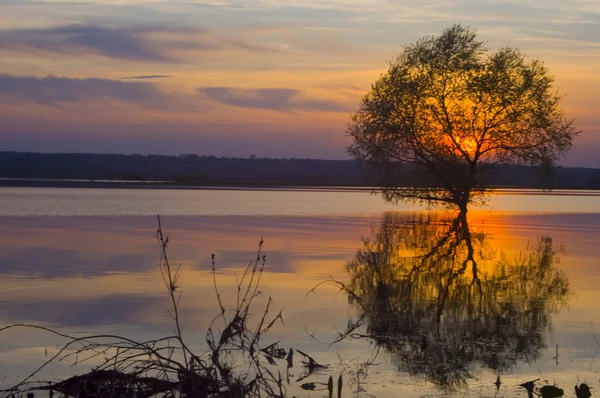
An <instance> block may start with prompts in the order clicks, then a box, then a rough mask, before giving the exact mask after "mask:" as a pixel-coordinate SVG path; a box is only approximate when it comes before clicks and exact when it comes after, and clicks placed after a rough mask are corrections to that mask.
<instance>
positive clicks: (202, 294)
mask: <svg viewBox="0 0 600 398" xmlns="http://www.w3.org/2000/svg"><path fill="white" fill-rule="evenodd" d="M157 213H160V214H161V216H162V221H163V228H164V230H165V232H166V234H167V235H168V236H169V239H170V245H169V254H170V258H171V262H172V263H174V264H177V265H179V264H180V265H181V275H182V276H181V281H180V284H181V287H182V290H183V297H182V302H181V303H182V316H183V327H184V334H185V336H188V338H189V339H190V341H191V344H192V345H193V346H194V347H196V348H197V349H202V347H203V344H204V333H205V331H206V327H207V325H208V323H209V322H210V320H211V319H212V318H213V317H214V316H215V315H216V314H217V312H218V311H217V308H218V307H217V302H216V299H215V297H214V290H213V286H212V275H211V272H210V268H211V254H212V253H214V254H215V256H216V264H217V268H218V273H219V275H218V283H219V286H220V287H221V289H222V291H221V292H222V295H223V297H224V298H225V301H228V302H229V303H231V300H232V298H233V297H234V290H233V287H234V285H235V281H236V277H239V275H240V272H241V270H242V269H243V267H245V265H246V264H247V263H248V262H249V261H251V260H252V259H253V258H254V257H255V252H256V248H257V244H258V241H259V240H260V238H261V237H264V240H265V244H264V253H265V254H266V255H267V263H266V264H267V265H266V272H265V274H264V276H263V280H262V283H261V291H262V292H263V294H264V295H265V296H267V295H270V296H272V298H273V299H274V300H275V304H276V307H277V308H278V309H280V308H283V311H284V312H283V314H284V320H285V325H284V326H278V327H277V328H276V329H274V330H273V331H272V332H271V333H270V335H269V336H268V339H269V341H278V340H280V341H282V344H283V345H284V346H285V347H289V346H292V347H295V348H299V349H301V350H303V351H306V352H309V353H313V354H314V355H313V356H314V357H315V359H317V360H318V361H319V362H321V363H326V364H329V365H330V370H331V371H332V373H333V374H334V375H337V374H339V373H340V372H343V373H344V375H345V376H344V377H345V380H347V381H349V382H350V381H352V380H356V378H355V374H356V369H357V366H358V364H359V363H361V362H362V361H364V360H366V359H368V358H370V357H371V356H372V355H373V353H374V351H375V350H376V349H377V348H378V347H379V356H378V357H377V359H376V361H375V362H376V364H375V365H373V366H371V367H369V368H368V375H367V376H366V377H365V378H364V379H361V388H363V389H364V390H365V392H363V395H365V396H367V395H366V394H371V395H374V396H378V397H380V396H381V397H386V396H387V397H396V396H397V397H406V396H451V395H455V396H507V397H510V396H526V395H527V394H526V392H525V390H523V389H521V388H519V387H518V384H519V383H522V382H525V381H527V380H532V379H536V378H541V379H542V380H548V383H550V384H553V383H556V384H557V385H558V386H560V387H561V388H564V389H565V391H566V396H575V395H574V393H573V386H574V385H575V383H576V382H584V381H585V382H587V383H588V384H589V385H590V386H591V387H592V393H593V394H594V395H595V393H594V390H596V391H597V390H598V389H599V388H600V381H599V376H598V371H600V359H595V356H596V355H597V350H598V349H599V345H598V343H597V341H596V340H595V337H594V331H596V333H598V337H599V338H600V306H598V303H600V290H598V289H597V286H600V268H599V266H598V264H600V245H599V244H598V241H599V240H600V194H599V193H597V192H585V193H583V194H582V193H572V192H554V193H553V194H541V195H538V194H535V193H534V192H504V193H502V194H500V195H496V196H493V197H492V198H490V200H489V202H488V204H487V206H486V207H483V208H476V209H472V210H471V211H470V212H469V218H468V225H467V224H464V223H462V222H457V221H456V220H455V219H453V216H454V215H453V214H450V213H443V212H427V211H426V209H423V208H419V207H416V206H406V205H403V206H396V207H392V206H389V205H386V204H384V203H382V201H381V199H380V198H379V197H377V196H373V195H369V194H368V193H365V192H340V191H333V192H328V191H272V190H271V191H260V190H231V191H227V190H215V191H203V190H201V191H195V190H194V191H191V190H126V189H122V190H121V189H118V190H101V189H51V188H42V189H37V188H0V325H5V324H10V323H18V322H25V323H34V324H37V325H46V326H51V327H53V328H57V329H59V330H61V331H65V332H73V333H85V332H94V333H101V332H107V333H108V332H110V333H118V334H123V335H128V336H133V337H136V338H138V339H146V338H148V339H150V338H156V337H160V336H162V335H164V334H167V333H170V332H171V329H172V322H171V319H170V318H169V315H168V312H167V310H168V301H167V297H166V295H165V293H164V287H163V285H162V280H161V279H160V274H159V273H158V272H157V261H158V258H159V254H160V252H159V246H158V244H157V243H156V240H155V232H156V218H155V215H156V214H157ZM469 248H470V249H471V250H469ZM330 277H332V278H334V279H337V280H340V281H343V282H344V283H346V284H348V286H351V287H352V288H353V291H354V292H356V300H354V301H353V302H352V303H349V300H348V297H347V295H346V294H345V293H342V292H339V291H338V290H337V288H336V287H335V286H334V285H333V284H324V285H322V286H320V287H319V288H318V289H316V291H315V292H314V293H310V294H307V293H308V292H309V291H311V289H312V288H313V287H315V286H316V285H317V284H318V283H319V282H322V281H324V280H327V279H328V278H330ZM259 304H260V303H259ZM596 324H598V325H596ZM349 325H351V326H356V331H355V332H356V333H355V336H354V337H358V336H356V334H359V335H366V334H369V335H370V336H371V337H365V338H358V339H352V338H348V339H346V340H343V341H341V342H339V343H336V344H333V345H331V346H329V345H328V344H319V343H318V342H317V341H315V339H312V338H311V337H310V336H309V335H308V333H314V337H315V338H317V339H318V340H319V341H322V342H325V343H329V342H331V341H333V340H335V339H336V337H337V336H338V335H339V333H344V332H345V331H346V329H347V327H348V326H349ZM375 337H376V339H375ZM60 343H61V340H60V339H57V338H54V337H52V336H49V335H47V334H45V333H41V332H39V333H38V332H32V331H23V330H20V331H18V332H17V331H11V332H4V333H2V334H0V382H1V384H2V386H8V385H11V384H14V383H15V382H17V381H18V380H19V377H20V376H23V375H25V374H26V373H28V372H30V371H32V370H34V369H35V368H36V367H37V366H39V364H41V363H42V362H43V361H44V360H45V355H47V353H49V354H52V353H53V352H55V351H56V349H57V348H56V347H57V344H60ZM557 347H558V348H557ZM557 352H558V357H557ZM66 365H68V364H57V365H55V366H52V367H50V368H48V369H47V370H45V371H44V373H42V374H41V375H40V377H42V378H46V379H49V378H57V377H63V376H64V375H66V374H73V373H76V372H78V371H79V372H83V371H86V370H87V369H88V368H87V367H80V368H76V369H73V368H69V367H67V366H66ZM90 366H91V365H90ZM497 374H501V375H502V376H501V377H502V381H503V384H502V387H501V389H500V392H499V393H498V394H496V390H495V386H494V384H493V383H494V381H495V380H496V377H497ZM321 379H323V377H321ZM321 379H320V378H318V377H316V378H315V380H314V381H324V380H321ZM346 388H347V389H352V388H354V389H356V384H355V383H354V384H352V385H349V386H347V387H346ZM347 391H348V390H347ZM450 391H454V392H452V393H451V392H450ZM312 394H313V395H311V396H322V395H323V394H322V393H314V392H313V393H312ZM301 395H302V396H309V395H308V393H306V392H305V393H303V394H301ZM348 396H349V395H348Z"/></svg>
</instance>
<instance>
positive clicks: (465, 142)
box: [458, 137, 477, 153]
mask: <svg viewBox="0 0 600 398" xmlns="http://www.w3.org/2000/svg"><path fill="white" fill-rule="evenodd" d="M458 145H459V146H460V148H461V149H462V150H463V151H465V152H467V153H474V152H475V151H476V150H477V141H475V140H474V139H473V138H471V137H464V138H461V139H460V140H459V141H458Z"/></svg>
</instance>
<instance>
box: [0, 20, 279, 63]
mask: <svg viewBox="0 0 600 398" xmlns="http://www.w3.org/2000/svg"><path fill="white" fill-rule="evenodd" d="M0 49H4V50H12V51H21V52H40V53H58V54H66V55H86V54H96V55H101V56H104V57H108V58H116V59H124V60H132V61H140V62H179V61H181V60H182V56H181V54H180V53H181V52H185V51H227V50H236V49H242V50H245V51H250V52H275V51H278V50H277V49H276V48H271V47H269V46H266V45H261V44H258V43H252V42H250V41H248V40H244V39H241V38H236V39H232V38H229V37H221V36H218V35H215V34H213V33H212V32H211V31H210V30H209V29H206V28H202V27H188V28H173V27H171V26H167V25H155V26H133V27H122V26H120V27H114V26H99V25H86V24H77V25H66V26H57V27H50V28H39V29H5V30H0Z"/></svg>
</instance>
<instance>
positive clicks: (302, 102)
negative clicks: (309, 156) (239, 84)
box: [198, 87, 349, 112]
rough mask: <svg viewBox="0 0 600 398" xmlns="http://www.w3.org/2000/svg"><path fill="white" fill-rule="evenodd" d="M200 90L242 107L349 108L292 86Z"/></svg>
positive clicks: (341, 109)
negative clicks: (307, 96)
mask: <svg viewBox="0 0 600 398" xmlns="http://www.w3.org/2000/svg"><path fill="white" fill-rule="evenodd" d="M198 91H199V92H200V93H201V94H203V95H205V96H206V97H208V98H210V99H212V100H214V101H217V102H220V103H222V104H226V105H231V106H235V107H240V108H258V109H271V110H276V111H280V112H290V111H294V110H311V111H323V112H336V111H348V110H349V108H348V107H347V106H345V105H343V104H340V103H337V102H334V101H327V100H317V99H309V98H303V92H302V91H300V90H296V89H291V88H255V89H245V88H244V89H242V88H232V87H200V88H199V89H198Z"/></svg>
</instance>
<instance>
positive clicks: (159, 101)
mask: <svg viewBox="0 0 600 398" xmlns="http://www.w3.org/2000/svg"><path fill="white" fill-rule="evenodd" d="M455 23H461V24H464V25H467V26H470V27H471V28H475V29H477V31H478V34H479V37H480V38H481V39H482V40H487V41H488V46H489V47H490V48H491V49H496V48H498V47H500V46H503V45H511V46H515V47H518V48H520V49H521V50H523V51H524V52H525V53H527V54H529V55H530V56H531V57H533V58H539V59H541V60H543V61H544V62H545V64H546V66H548V68H549V69H550V72H551V73H552V74H553V75H554V76H555V78H556V87H557V88H558V89H559V92H560V93H562V94H564V95H565V98H564V100H563V107H564V108H565V110H566V112H567V114H568V115H569V116H570V117H573V118H575V121H576V126H577V127H578V128H579V129H581V130H583V134H582V135H581V136H580V137H579V139H578V140H577V141H576V143H575V145H574V148H573V150H572V151H571V153H570V154H569V155H568V156H567V157H566V158H565V159H564V161H563V162H562V163H563V164H564V165H569V166H588V167H600V155H599V152H600V112H599V109H600V2H599V1H598V0H573V1H565V0H561V1H558V0H528V1H512V0H510V1H502V0H497V1H486V0H456V1H447V0H436V1H431V0H404V1H395V0H374V1H368V0H360V1H359V0H330V1H316V0H287V1H284V0H279V1H278V0H254V1H244V0H196V1H194V0H190V1H185V0H184V1H161V0H127V1H125V0H81V1H79V2H78V1H72V2H68V1H60V0H39V1H23V0H0V150H18V151H39V152H100V153H104V152H108V153H142V154H148V153H161V154H174V155H176V154H182V153H196V154H200V155H213V154H214V155H218V156H243V157H247V156H249V155H251V154H256V155H257V156H259V157H261V156H268V157H306V158H327V159H345V158H346V153H345V147H346V146H347V145H348V144H349V139H348V137H347V136H346V134H345V129H346V126H347V124H348V122H349V119H350V114H351V113H352V112H353V111H355V110H356V109H357V107H358V104H359V102H360V98H361V96H362V94H364V93H365V92H366V90H367V89H368V87H369V85H370V84H371V83H372V82H373V81H374V80H375V79H376V78H377V77H378V76H379V75H380V74H381V73H383V72H384V71H385V70H386V68H387V64H386V61H388V60H390V59H392V58H393V57H394V56H395V55H396V54H398V53H399V52H401V51H402V48H403V46H404V45H406V44H409V43H412V42H414V41H415V40H417V39H418V38H420V37H422V36H424V35H427V34H439V33H440V32H441V31H442V30H443V29H445V28H447V27H449V26H451V25H452V24H455Z"/></svg>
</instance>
